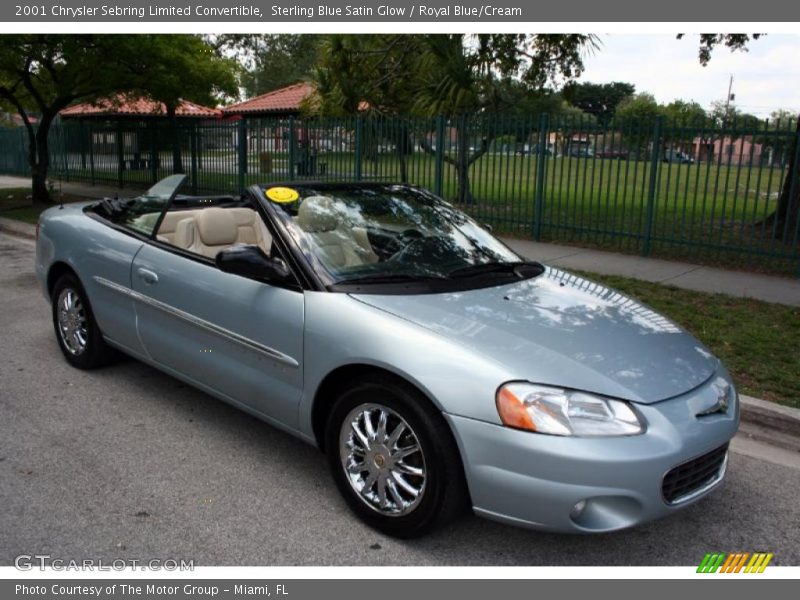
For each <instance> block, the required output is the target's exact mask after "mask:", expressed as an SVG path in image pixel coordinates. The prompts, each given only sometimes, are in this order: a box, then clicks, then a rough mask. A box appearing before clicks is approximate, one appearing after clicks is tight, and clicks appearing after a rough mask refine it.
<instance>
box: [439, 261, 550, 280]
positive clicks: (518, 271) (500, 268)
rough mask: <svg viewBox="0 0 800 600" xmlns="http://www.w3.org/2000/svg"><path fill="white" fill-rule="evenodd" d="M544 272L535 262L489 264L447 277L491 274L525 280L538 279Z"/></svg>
mask: <svg viewBox="0 0 800 600" xmlns="http://www.w3.org/2000/svg"><path fill="white" fill-rule="evenodd" d="M543 272H544V267H543V266H542V265H540V264H539V263H537V262H533V261H515V262H488V263H479V264H477V265H469V266H467V267H461V268H460V269H456V270H455V271H450V273H448V274H447V276H448V277H451V278H453V279H459V278H462V277H475V276H478V275H487V274H491V273H508V274H510V275H514V276H516V277H518V278H519V279H523V278H526V277H536V276H537V275H541V274H542V273H543Z"/></svg>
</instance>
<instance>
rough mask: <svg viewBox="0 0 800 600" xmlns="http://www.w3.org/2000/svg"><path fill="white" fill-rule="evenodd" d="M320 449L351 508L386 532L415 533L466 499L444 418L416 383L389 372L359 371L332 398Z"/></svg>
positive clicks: (437, 523)
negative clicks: (359, 374) (348, 385)
mask: <svg viewBox="0 0 800 600" xmlns="http://www.w3.org/2000/svg"><path fill="white" fill-rule="evenodd" d="M415 448H418V449H417V450H415ZM325 450H326V454H327V457H328V464H329V467H330V469H331V473H332V475H333V478H334V480H335V482H336V485H337V487H338V488H339V491H340V492H341V494H342V495H343V496H344V498H345V500H346V501H347V503H348V505H349V506H350V508H351V509H352V510H353V512H355V513H356V514H357V515H358V516H359V517H360V518H361V519H362V520H363V521H364V522H366V523H367V524H368V525H370V526H371V527H374V528H375V529H378V530H380V531H382V532H383V533H386V534H388V535H391V536H394V537H399V538H413V537H418V536H420V535H423V534H424V533H426V532H428V531H430V530H431V529H432V528H434V527H437V526H441V525H443V524H444V523H446V522H448V521H450V520H452V519H454V518H455V517H457V516H458V515H459V514H460V513H461V512H463V510H464V509H465V507H466V506H467V502H466V500H467V495H468V494H467V489H466V483H465V480H464V473H463V467H462V464H461V457H460V454H459V452H458V447H457V446H456V443H455V440H454V439H453V435H452V433H451V431H450V428H449V426H448V425H447V422H446V421H445V420H444V418H443V417H442V415H441V413H440V412H439V411H438V410H437V409H436V408H435V407H434V406H433V405H432V404H431V403H430V402H429V401H428V399H427V398H425V397H424V396H423V395H422V394H421V393H420V392H419V391H418V390H416V389H414V388H413V387H412V386H410V385H408V384H406V383H404V382H402V381H400V380H397V379H395V378H393V377H390V376H369V377H364V378H363V379H360V380H359V381H358V382H356V383H355V384H354V385H353V386H352V387H351V388H349V389H347V390H345V391H343V392H342V393H341V394H340V395H339V396H338V397H337V398H336V400H335V403H334V406H333V407H332V409H331V413H330V416H329V418H328V421H327V424H326V429H325Z"/></svg>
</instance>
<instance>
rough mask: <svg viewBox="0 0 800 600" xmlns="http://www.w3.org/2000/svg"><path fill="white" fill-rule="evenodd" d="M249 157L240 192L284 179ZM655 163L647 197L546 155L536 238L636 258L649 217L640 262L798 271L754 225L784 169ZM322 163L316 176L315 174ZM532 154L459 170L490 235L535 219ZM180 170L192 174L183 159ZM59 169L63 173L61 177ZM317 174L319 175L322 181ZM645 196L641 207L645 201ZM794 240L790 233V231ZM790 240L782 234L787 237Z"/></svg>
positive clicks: (616, 166)
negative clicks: (656, 259)
mask: <svg viewBox="0 0 800 600" xmlns="http://www.w3.org/2000/svg"><path fill="white" fill-rule="evenodd" d="M258 154H259V149H258V148H256V147H253V148H251V149H250V151H249V154H248V172H247V173H246V174H244V184H245V185H251V184H256V183H269V182H271V181H284V180H287V179H291V177H290V175H289V156H288V153H286V152H270V154H271V156H272V158H273V167H272V171H271V172H269V173H263V172H261V171H260V170H259V165H258ZM171 160H172V158H171V155H170V154H169V153H162V156H161V167H160V168H159V170H158V171H157V172H156V174H155V176H156V178H160V177H163V176H165V175H168V174H169V173H170V170H169V168H170V165H171ZM727 160H728V159H727V158H725V159H724V160H718V161H716V162H713V161H712V162H698V163H694V164H672V163H658V176H657V177H656V178H655V181H654V183H655V194H654V196H653V197H652V198H651V196H650V183H651V178H650V169H651V163H650V162H649V161H647V160H613V159H601V158H596V157H594V158H575V157H568V156H558V157H552V156H548V157H547V158H546V159H545V162H544V170H543V173H542V175H543V178H542V182H543V187H542V192H541V195H540V197H541V200H542V206H541V233H542V239H543V240H546V241H555V242H565V243H569V244H576V245H587V246H592V247H601V248H610V249H614V250H618V251H623V252H632V253H638V252H640V251H641V250H642V247H643V244H644V241H643V240H644V236H645V232H646V231H647V230H648V216H649V215H650V214H651V213H650V212H649V211H650V210H652V226H651V227H650V231H651V239H652V242H651V253H652V254H653V255H654V256H661V257H664V258H670V259H675V260H690V261H692V262H702V263H704V264H713V265H719V266H724V267H728V268H740V269H741V268H744V269H748V270H756V271H764V272H772V273H780V274H785V275H795V274H796V273H798V269H800V245H798V244H797V243H796V242H795V243H784V242H781V241H778V239H776V238H780V237H781V236H780V235H776V233H777V234H780V233H782V232H775V231H772V230H771V228H770V226H764V225H763V224H762V223H763V222H764V219H765V218H766V217H767V216H769V215H770V214H772V212H773V211H774V210H775V208H776V204H777V198H778V194H779V192H780V189H781V185H782V183H783V178H784V175H785V172H786V166H785V165H782V164H778V165H777V166H760V165H758V164H752V163H751V162H750V161H749V160H747V159H742V158H740V159H738V160H733V161H731V163H730V164H727ZM316 161H317V172H316V173H315V174H314V175H309V176H304V177H301V176H299V175H298V174H297V169H295V178H296V179H327V180H345V181H352V180H355V179H357V172H359V170H360V175H361V178H362V179H363V180H368V181H369V180H371V181H399V180H400V179H401V175H400V174H401V167H400V159H399V157H398V156H397V155H395V154H392V153H385V154H379V155H377V156H376V157H370V158H368V157H363V159H362V160H361V163H360V165H357V162H358V161H357V158H356V155H355V153H353V152H347V151H344V152H322V153H320V154H318V155H317V157H316ZM69 162H70V165H69V169H68V174H66V173H65V175H67V177H68V178H69V179H72V180H83V181H86V180H89V179H91V178H92V177H94V179H95V180H97V181H98V182H106V183H110V184H115V183H117V182H118V177H119V176H120V173H118V171H117V167H118V164H117V162H116V160H114V159H113V157H112V156H111V155H97V156H96V157H95V166H94V171H93V172H92V173H90V172H89V170H87V169H86V167H85V166H84V165H83V164H82V162H81V160H80V156H79V155H77V154H75V155H70V161H69ZM405 164H406V176H407V180H408V181H409V182H411V183H414V184H417V185H421V186H423V187H426V188H428V189H435V188H436V159H435V157H433V156H431V155H429V154H427V153H425V152H421V151H418V152H416V153H415V154H413V155H411V156H408V157H406V158H405ZM323 165H324V167H323ZM539 166H540V161H539V157H538V156H536V155H534V156H531V155H517V154H514V153H513V152H490V153H487V154H485V155H483V156H482V157H481V158H479V159H478V160H477V161H475V162H474V163H473V164H472V166H471V167H470V188H471V191H472V193H473V195H474V199H475V201H474V203H473V204H470V205H463V206H462V207H461V208H463V209H464V210H466V211H467V212H469V213H471V214H472V215H474V216H475V217H476V218H478V219H479V220H481V221H484V222H487V223H491V224H492V225H493V226H494V228H495V230H496V231H498V232H503V233H506V234H509V235H512V236H530V235H531V232H532V230H533V227H534V222H535V219H536V198H537V184H538V181H539V172H538V169H539ZM184 167H185V168H186V170H187V172H189V171H190V170H191V168H192V160H191V157H190V155H189V153H188V152H186V153H185V155H184ZM195 167H196V169H197V187H198V190H199V191H201V192H208V193H235V192H236V191H237V190H238V188H239V184H240V179H239V172H238V157H237V154H236V152H235V151H233V150H209V151H206V152H204V153H203V154H202V155H201V156H200V157H199V159H198V160H197V161H196V162H195ZM62 170H63V169H62ZM323 171H324V173H323ZM121 176H122V180H123V181H124V182H125V184H126V185H130V184H144V183H152V180H153V172H152V171H150V170H149V169H137V170H126V171H124V172H122V173H121ZM441 176H442V195H443V196H444V197H445V198H447V199H450V200H453V199H455V198H456V196H457V189H458V186H457V177H456V171H455V169H454V168H453V166H452V165H450V164H448V163H444V164H443V167H442V173H441ZM651 199H652V208H651V204H650V201H651ZM798 235H800V234H798ZM788 237H789V239H790V240H792V238H793V237H794V232H792V231H789V232H788Z"/></svg>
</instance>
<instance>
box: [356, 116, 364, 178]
mask: <svg viewBox="0 0 800 600" xmlns="http://www.w3.org/2000/svg"><path fill="white" fill-rule="evenodd" d="M363 157H364V119H363V118H362V117H361V115H360V114H359V115H357V116H356V157H355V160H356V164H355V169H356V181H361V177H362V175H363V171H362V168H363V165H362V162H363Z"/></svg>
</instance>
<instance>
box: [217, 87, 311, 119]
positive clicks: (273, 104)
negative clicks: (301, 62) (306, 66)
mask: <svg viewBox="0 0 800 600" xmlns="http://www.w3.org/2000/svg"><path fill="white" fill-rule="evenodd" d="M313 93H314V87H313V86H312V85H310V84H308V83H295V84H294V85H289V86H286V87H285V88H281V89H279V90H273V91H271V92H267V93H266V94H261V95H260V96H256V97H255V98H250V100H245V101H244V102H240V103H239V104H233V105H232V106H226V107H225V108H223V109H222V112H224V113H225V114H226V115H237V114H244V113H261V112H297V111H298V110H300V104H301V103H302V102H303V100H305V99H306V98H307V97H308V96H310V95H311V94H313Z"/></svg>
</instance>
